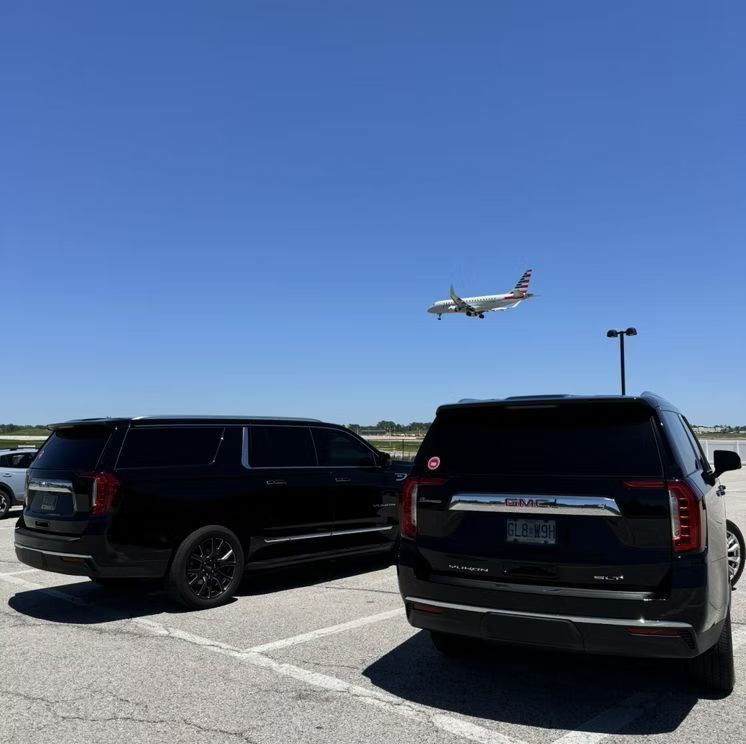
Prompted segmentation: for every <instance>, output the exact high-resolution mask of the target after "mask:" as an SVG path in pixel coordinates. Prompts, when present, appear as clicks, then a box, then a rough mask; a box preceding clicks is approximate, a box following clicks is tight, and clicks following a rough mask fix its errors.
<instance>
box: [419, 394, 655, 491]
mask: <svg viewBox="0 0 746 744" xmlns="http://www.w3.org/2000/svg"><path fill="white" fill-rule="evenodd" d="M431 457H439V458H440V461H441V467H440V469H439V471H438V472H439V473H440V472H443V473H477V474H505V475H524V474H530V475H596V476H624V477H629V476H660V475H661V473H662V466H661V462H660V457H659V455H658V447H657V443H656V439H655V434H654V429H653V421H652V411H651V410H650V409H649V408H647V407H646V406H643V405H637V404H619V403H617V404H599V403H592V404H574V405H573V404H565V405H548V406H535V407H528V406H485V407H474V408H454V409H446V410H444V411H441V412H440V413H439V414H438V416H437V418H436V420H435V423H434V424H433V426H432V427H431V429H430V432H429V433H428V435H427V437H426V438H425V441H424V442H423V444H422V447H421V448H420V452H419V454H418V456H417V465H416V467H417V469H419V470H424V469H425V463H426V462H427V461H428V459H429V458H431Z"/></svg>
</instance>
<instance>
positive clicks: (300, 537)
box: [264, 532, 332, 543]
mask: <svg viewBox="0 0 746 744" xmlns="http://www.w3.org/2000/svg"><path fill="white" fill-rule="evenodd" d="M331 536H332V533H331V532H311V533H308V534H305V535H288V536H287V537H265V538H264V542H265V543H281V542H295V541H296V540H313V539H314V538H316V537H331Z"/></svg>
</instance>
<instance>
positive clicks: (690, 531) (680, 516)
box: [624, 480, 705, 553]
mask: <svg viewBox="0 0 746 744" xmlns="http://www.w3.org/2000/svg"><path fill="white" fill-rule="evenodd" d="M624 487H625V488H630V489H635V488H660V489H663V488H666V484H665V483H664V482H663V481H657V480H650V481H625V482H624ZM668 500H669V502H670V505H671V537H672V540H673V551H674V553H692V552H696V551H698V550H702V549H703V548H704V544H705V535H704V523H705V522H704V505H703V503H702V500H701V499H699V498H697V494H696V493H694V491H693V490H692V487H691V486H689V485H688V484H687V483H685V482H684V481H669V482H668Z"/></svg>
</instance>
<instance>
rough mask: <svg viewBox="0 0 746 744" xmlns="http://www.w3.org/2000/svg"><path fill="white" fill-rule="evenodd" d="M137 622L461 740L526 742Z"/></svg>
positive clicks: (393, 697)
mask: <svg viewBox="0 0 746 744" xmlns="http://www.w3.org/2000/svg"><path fill="white" fill-rule="evenodd" d="M134 622H136V623H137V624H138V625H140V626H142V627H144V628H148V629H149V630H151V631H152V632H154V633H155V634H157V635H166V636H169V637H171V638H178V639H179V640H182V641H186V642H187V643H191V644H193V645H196V646H200V647H202V648H205V649H207V650H209V651H214V652H215V653H219V654H224V655H226V656H230V657H232V658H234V659H238V660H240V661H244V662H247V663H249V664H252V665H253V666H257V667H261V668H263V669H269V670H270V671H272V672H274V673H275V674H279V675H281V676H283V677H291V678H292V679H295V680H297V681H299V682H303V683H305V684H307V685H310V686H312V687H318V688H321V689H324V690H329V691H331V692H339V693H345V694H348V695H351V696H353V697H354V698H355V699H357V700H359V701H360V702H362V703H366V704H368V705H373V706H375V707H377V708H382V709H383V710H385V711H386V712H387V713H395V714H396V715H399V716H403V717H404V718H409V719H410V720H415V721H419V722H421V723H425V724H430V725H432V726H435V727H436V728H439V729H441V730H442V731H446V732H447V733H450V734H455V735H456V736H459V737H461V738H463V739H467V740H469V741H474V742H478V743H479V744H525V742H523V741H521V740H520V739H514V738H512V737H510V736H506V735H505V734H501V733H499V732H498V731H492V730H491V729H488V728H485V727H483V726H479V725H477V724H474V723H471V722H470V721H467V720H465V719H461V718H457V717H456V716H451V715H448V714H445V713H441V712H440V711H439V710H437V709H434V708H428V707H427V706H424V705H418V704H417V703H412V702H410V701H408V700H405V699H404V698H400V697H397V696H396V695H390V694H388V693H385V692H379V691H378V690H374V689H371V688H368V687H361V686H360V685H353V684H350V683H349V682H345V681H344V680H341V679H337V678H336V677H331V676H329V675H328V674H320V673H319V672H312V671H310V670H308V669H303V668H302V667H298V666H295V665H294V664H285V663H282V662H279V661H275V660H274V659H271V658H270V657H268V656H264V655H263V654H259V653H256V652H254V651H240V650H238V649H234V648H232V647H231V646H229V645H227V644H225V643H220V642H216V641H213V640H211V639H209V638H203V637H202V636H197V635H194V634H193V633H187V632H186V631H183V630H179V629H177V628H168V627H166V626H164V625H161V624H160V623H156V622H154V621H153V620H135V621H134Z"/></svg>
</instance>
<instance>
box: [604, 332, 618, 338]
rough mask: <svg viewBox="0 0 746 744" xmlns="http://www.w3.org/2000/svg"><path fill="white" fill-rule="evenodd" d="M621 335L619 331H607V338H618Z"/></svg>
mask: <svg viewBox="0 0 746 744" xmlns="http://www.w3.org/2000/svg"><path fill="white" fill-rule="evenodd" d="M618 335H619V331H606V337H607V338H616V337H617V336H618Z"/></svg>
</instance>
